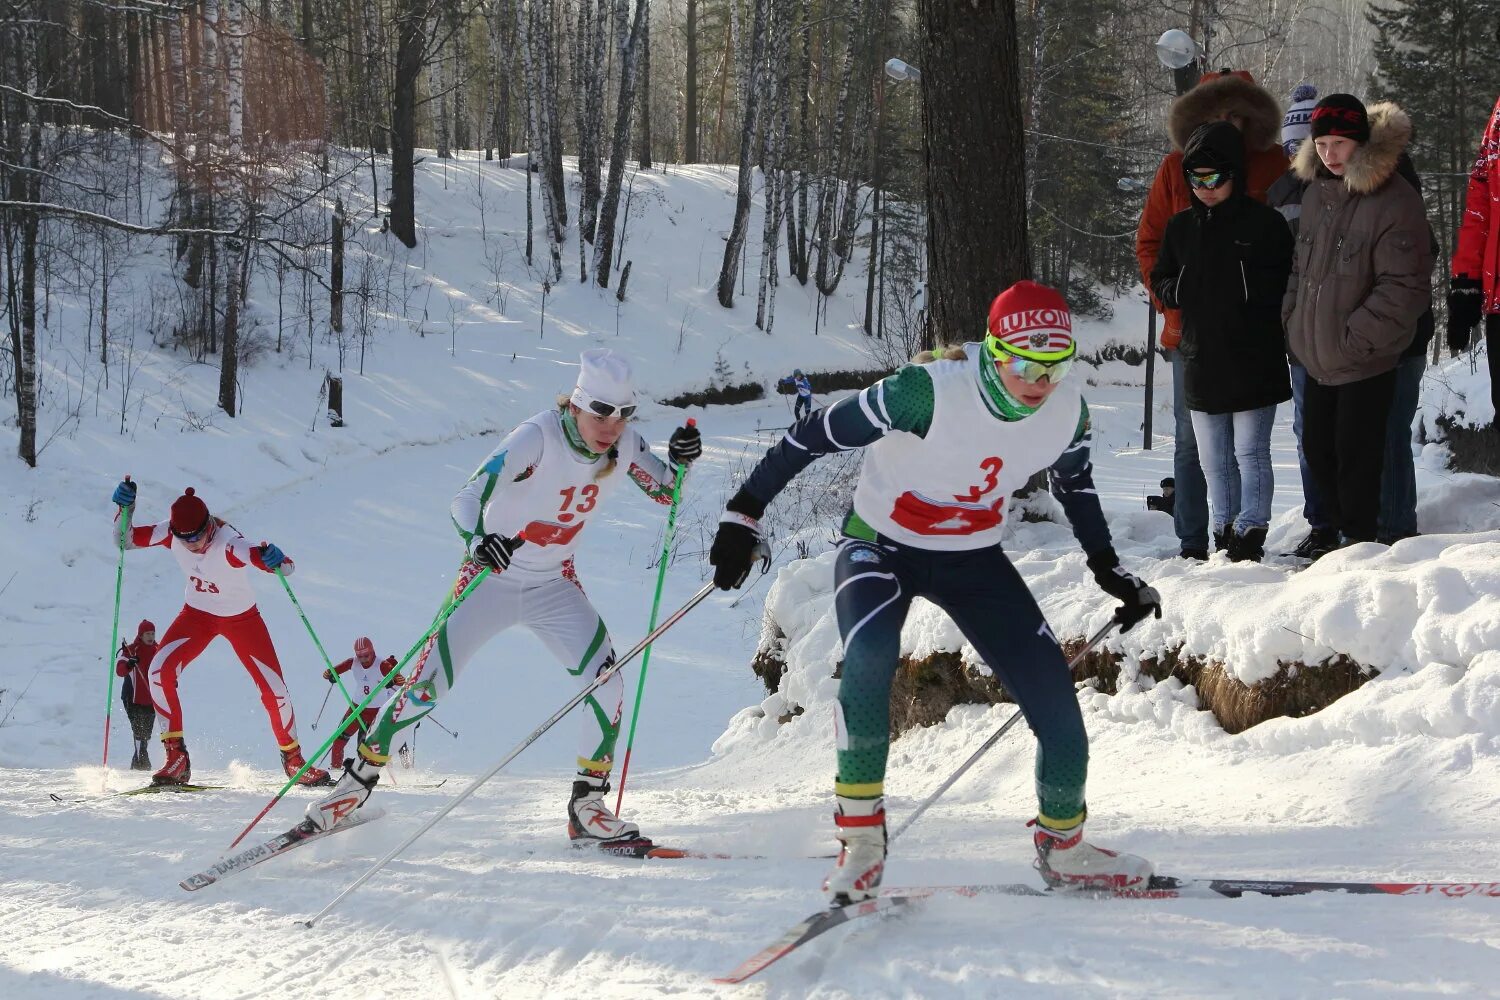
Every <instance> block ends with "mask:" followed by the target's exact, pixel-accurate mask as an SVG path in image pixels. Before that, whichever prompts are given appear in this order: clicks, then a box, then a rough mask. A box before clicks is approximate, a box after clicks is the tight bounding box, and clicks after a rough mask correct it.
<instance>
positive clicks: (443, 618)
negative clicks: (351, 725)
mask: <svg viewBox="0 0 1500 1000" xmlns="http://www.w3.org/2000/svg"><path fill="white" fill-rule="evenodd" d="M489 575H490V571H489V568H488V567H486V568H484V569H482V570H480V571H479V573H478V574H476V575H475V577H474V579H472V580H470V581H469V585H468V586H466V587H465V588H464V589H463V591H462V592H461V593H460V594H459V595H458V597H456V598H454V599H453V600H452V601H451V602H449V603H447V604H446V605H445V606H444V607H443V608H441V609H440V610H439V612H438V614H437V617H436V618H434V619H433V621H432V624H431V625H430V626H428V628H427V632H426V633H425V634H424V635H423V636H422V638H420V639H418V640H417V641H416V644H415V645H413V646H412V647H411V649H408V650H407V651H406V655H405V656H403V657H402V658H401V662H400V663H398V664H397V665H396V669H397V670H400V669H401V668H402V667H404V666H406V662H407V661H408V660H410V659H411V658H412V657H413V656H415V655H416V654H417V650H419V649H421V648H422V647H423V646H424V645H426V644H427V640H429V639H431V638H432V636H433V634H434V633H435V632H437V630H438V629H440V628H442V627H443V625H444V624H445V623H447V621H448V616H449V615H451V614H453V612H454V611H456V610H457V609H458V606H459V605H460V604H462V603H463V602H464V598H466V597H468V596H469V595H470V594H472V593H473V592H474V588H475V587H477V586H479V584H480V583H482V582H483V581H484V578H485V577H487V576H489ZM380 690H381V689H380V688H379V687H377V688H375V690H373V691H371V692H370V693H369V694H367V695H365V700H364V701H362V702H360V703H359V705H358V706H357V707H356V709H355V711H364V709H365V708H366V706H368V705H369V703H370V702H371V701H373V700H374V699H375V695H376V694H378V693H379V692H380ZM337 736H338V731H334V732H332V733H330V734H329V735H328V738H327V739H326V740H324V741H323V745H322V746H320V747H318V750H317V752H316V753H314V754H312V755H310V756H309V757H308V758H307V763H306V764H303V765H302V766H301V767H300V768H298V769H297V773H296V774H293V775H292V776H291V777H290V778H288V779H287V780H286V784H284V785H282V786H281V791H279V792H277V793H276V794H275V795H273V796H272V797H271V801H270V802H267V803H266V804H265V807H264V808H262V809H261V811H260V812H258V813H256V814H255V818H254V819H252V820H251V821H250V825H249V826H247V827H245V828H244V829H243V830H241V831H240V834H239V836H238V837H235V838H234V840H233V841H231V842H230V844H229V846H230V848H231V849H232V848H234V847H237V846H238V845H239V842H240V841H242V840H244V839H245V836H246V835H247V834H248V833H249V832H250V831H251V830H253V829H255V827H256V825H257V824H258V823H260V821H261V820H262V819H264V818H265V815H266V813H268V812H270V811H271V809H272V807H273V806H275V805H276V803H278V802H280V801H281V797H282V796H283V795H285V794H286V793H287V792H288V791H290V790H291V787H292V786H293V785H295V784H296V783H297V780H298V779H299V778H301V777H302V775H303V774H304V773H305V772H306V771H307V769H308V768H309V767H312V762H313V761H315V760H319V759H321V758H322V756H323V755H324V754H325V753H327V752H328V750H329V748H330V747H332V746H333V741H334V739H335V738H336V737H337Z"/></svg>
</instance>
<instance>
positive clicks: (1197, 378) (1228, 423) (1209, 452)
mask: <svg viewBox="0 0 1500 1000" xmlns="http://www.w3.org/2000/svg"><path fill="white" fill-rule="evenodd" d="M1182 166H1183V172H1184V173H1185V174H1186V175H1187V181H1188V186H1189V188H1190V189H1191V191H1192V193H1193V204H1192V206H1191V207H1189V208H1188V209H1187V210H1186V211H1183V212H1179V213H1178V214H1177V215H1174V216H1173V217H1172V219H1171V221H1169V222H1168V223H1167V229H1166V233H1165V236H1164V238H1163V241H1162V249H1161V255H1160V256H1159V257H1158V258H1157V261H1156V267H1155V268H1154V269H1153V270H1152V272H1151V288H1152V291H1153V292H1155V293H1156V296H1157V298H1158V299H1159V300H1160V301H1161V302H1162V303H1163V304H1165V305H1166V306H1167V307H1168V308H1176V309H1181V310H1182V346H1181V351H1182V357H1183V361H1184V364H1185V369H1184V375H1185V388H1186V396H1187V405H1188V409H1189V410H1190V411H1191V415H1192V419H1193V433H1194V435H1195V436H1196V437H1197V439H1198V453H1199V460H1200V461H1201V462H1202V464H1203V475H1204V478H1205V479H1206V480H1207V482H1208V494H1209V507H1210V509H1211V511H1212V519H1211V520H1212V525H1213V531H1214V535H1215V537H1216V539H1218V540H1219V541H1220V544H1221V547H1225V548H1228V550H1229V556H1230V558H1231V559H1232V560H1234V561H1236V562H1238V561H1242V560H1254V561H1259V560H1260V558H1261V556H1262V555H1263V554H1264V551H1265V540H1266V530H1267V528H1268V527H1269V525H1270V522H1271V494H1272V490H1273V488H1274V481H1273V478H1272V473H1271V425H1272V423H1273V422H1274V420H1275V417H1276V406H1277V404H1278V403H1281V402H1283V401H1285V400H1287V399H1290V398H1291V395H1292V390H1291V381H1290V377H1289V375H1288V372H1287V361H1286V340H1285V336H1284V334H1283V331H1282V326H1281V315H1280V313H1281V300H1282V296H1283V295H1284V293H1285V291H1286V282H1287V276H1288V275H1289V274H1290V273H1291V269H1292V250H1293V245H1294V243H1293V239H1292V235H1291V232H1290V231H1289V230H1288V228H1287V225H1286V222H1285V220H1284V219H1283V218H1282V216H1281V214H1280V213H1279V212H1277V211H1276V210H1275V209H1274V208H1268V207H1267V206H1265V205H1262V204H1261V203H1259V202H1257V201H1255V200H1253V199H1251V198H1248V197H1246V196H1245V193H1244V171H1245V145H1244V139H1243V137H1242V136H1241V135H1240V132H1239V130H1238V129H1236V128H1234V127H1233V126H1232V125H1229V124H1227V123H1225V122H1211V123H1209V124H1207V125H1203V126H1201V127H1200V128H1198V129H1197V130H1196V131H1195V132H1194V133H1193V135H1192V138H1191V139H1190V140H1189V141H1188V145H1187V147H1186V148H1185V150H1184V152H1183V159H1182Z"/></svg>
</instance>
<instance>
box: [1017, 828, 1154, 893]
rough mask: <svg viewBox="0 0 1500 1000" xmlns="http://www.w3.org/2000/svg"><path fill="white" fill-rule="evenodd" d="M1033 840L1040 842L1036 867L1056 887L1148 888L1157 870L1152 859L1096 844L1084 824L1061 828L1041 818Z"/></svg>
mask: <svg viewBox="0 0 1500 1000" xmlns="http://www.w3.org/2000/svg"><path fill="white" fill-rule="evenodd" d="M1027 826H1034V827H1036V833H1035V835H1034V836H1033V837H1032V842H1033V843H1034V844H1035V845H1036V870H1037V871H1038V872H1040V873H1041V876H1042V880H1043V881H1044V882H1046V883H1047V885H1048V886H1049V887H1050V888H1053V889H1145V888H1147V887H1148V886H1149V885H1150V884H1151V875H1152V873H1153V871H1154V870H1155V869H1154V867H1153V866H1152V864H1151V862H1149V861H1147V860H1146V859H1145V858H1140V857H1136V856H1135V855H1134V854H1122V853H1120V852H1118V851H1110V850H1106V849H1105V848H1102V847H1095V846H1094V845H1093V844H1090V843H1088V842H1087V841H1086V840H1084V839H1083V824H1082V823H1079V824H1078V825H1077V826H1075V827H1073V828H1072V829H1071V830H1065V831H1058V830H1052V829H1049V828H1048V827H1045V826H1043V825H1042V824H1041V822H1040V821H1038V820H1032V821H1031V822H1030V823H1028V824H1027Z"/></svg>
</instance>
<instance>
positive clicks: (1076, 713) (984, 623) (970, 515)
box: [709, 281, 1161, 904]
mask: <svg viewBox="0 0 1500 1000" xmlns="http://www.w3.org/2000/svg"><path fill="white" fill-rule="evenodd" d="M1077 350H1078V347H1077V344H1076V343H1075V342H1074V340H1073V336H1072V321H1071V318H1070V316H1069V312H1068V306H1067V303H1066V302H1065V301H1064V300H1063V297H1062V296H1061V295H1060V294H1059V293H1058V292H1056V291H1054V290H1053V289H1051V288H1047V287H1044V286H1042V285H1038V284H1036V283H1034V282H1031V281H1022V282H1019V283H1018V284H1015V285H1012V286H1011V287H1010V288H1009V289H1007V290H1006V291H1004V292H1002V293H1001V294H1000V295H999V296H998V297H997V298H996V299H995V301H994V304H993V305H992V306H991V307H990V316H989V325H988V329H987V330H986V332H985V337H984V340H983V342H980V343H969V344H965V345H963V347H962V348H958V349H955V348H947V349H945V350H943V351H940V352H938V353H939V357H938V358H937V359H936V360H931V361H928V360H925V356H923V355H919V356H918V358H917V363H914V364H910V365H907V366H906V367H904V368H902V369H901V370H899V371H898V372H896V373H895V374H894V375H891V376H889V377H887V378H884V379H882V380H881V381H879V382H877V383H875V384H874V385H872V386H870V387H869V388H868V389H865V390H863V391H861V392H859V393H857V394H856V395H853V396H849V397H846V398H844V399H841V400H839V401H838V402H837V403H834V404H833V405H832V406H829V407H827V408H825V409H821V410H818V411H815V412H814V413H813V414H812V415H811V416H810V417H808V418H807V419H805V420H803V421H801V422H800V423H798V424H796V425H795V426H794V427H793V428H792V429H791V430H790V431H789V432H788V433H787V436H786V437H785V439H783V441H782V442H781V443H780V444H778V445H776V446H775V447H774V448H772V449H771V450H770V451H769V452H767V454H766V457H765V458H763V459H762V460H761V461H760V464H758V465H757V466H756V467H755V469H754V470H753V471H752V472H751V474H750V476H749V478H747V479H746V480H745V483H744V485H743V486H742V487H741V489H740V490H739V492H738V493H736V494H735V496H734V497H733V499H731V500H730V501H729V504H728V509H727V510H726V511H725V513H724V516H723V518H722V520H721V521H720V524H719V530H718V534H717V535H716V536H715V538H714V543H713V548H712V550H711V552H710V555H709V561H710V562H711V563H713V565H714V566H715V572H714V583H715V584H717V585H718V586H719V587H721V588H723V589H725V590H728V589H730V588H736V587H739V586H741V585H742V584H743V583H744V580H745V577H746V575H747V574H748V572H749V568H750V565H751V562H752V560H753V557H752V555H751V552H752V549H753V547H754V545H755V543H756V542H757V540H758V539H759V535H760V524H759V519H760V518H761V516H762V515H763V514H764V512H765V509H766V506H767V505H768V504H769V503H770V502H771V500H772V499H773V498H774V497H775V496H776V494H777V493H778V492H780V491H781V489H782V488H783V487H785V486H786V484H787V483H788V482H789V481H790V480H791V479H792V477H793V476H795V475H796V474H797V473H798V472H800V471H801V470H802V469H804V468H806V467H807V466H808V465H809V464H810V463H811V462H812V461H813V460H814V459H815V458H818V457H820V456H822V455H826V454H828V453H830V452H834V451H844V450H848V449H851V448H868V449H869V450H868V451H867V452H866V454H865V459H864V467H863V469H862V471H861V473H860V478H859V484H858V486H857V487H856V489H855V492H854V507H853V510H852V511H850V513H849V514H848V516H847V517H846V518H845V521H844V538H843V540H842V541H841V542H840V546H839V554H838V560H837V562H836V564H835V570H834V579H835V581H836V589H835V597H834V607H835V609H836V613H837V616H838V624H839V632H840V634H841V635H842V637H843V644H844V667H843V675H842V678H841V680H840V682H839V693H838V701H837V702H836V704H835V723H836V728H837V748H838V754H837V757H838V773H837V777H836V779H835V783H834V791H835V793H836V796H837V800H838V809H837V811H836V812H835V814H834V825H835V828H836V832H837V835H838V839H839V840H840V841H841V842H842V844H843V848H842V850H841V851H840V853H839V856H838V863H837V865H836V866H835V867H834V869H833V870H832V871H831V872H830V873H829V875H828V877H827V879H826V880H825V882H824V885H823V888H824V890H825V891H826V892H827V893H828V895H829V897H830V899H831V901H832V902H833V903H835V904H847V903H851V902H857V901H859V900H862V899H867V898H869V897H871V896H874V895H876V893H877V892H878V887H879V885H880V880H881V875H882V873H883V870H884V867H885V857H886V831H885V800H884V797H883V796H884V791H885V769H886V757H887V754H888V751H889V733H890V693H891V681H892V678H893V677H894V676H895V672H896V666H897V659H898V656H899V653H900V639H901V625H902V623H903V621H904V620H905V619H906V613H907V610H908V608H910V606H911V601H912V598H914V597H918V596H920V597H925V598H926V599H927V600H929V601H931V602H932V603H934V604H936V605H937V606H938V607H939V608H941V609H942V610H943V611H945V612H946V613H947V614H948V615H949V617H950V618H952V619H953V621H954V623H955V624H956V625H957V626H958V627H959V629H960V630H961V631H962V632H963V634H964V636H965V637H966V638H967V639H968V640H969V641H970V642H971V643H972V644H973V646H974V648H975V650H977V651H978V653H979V655H980V656H981V657H982V658H983V660H984V662H985V663H986V664H988V665H989V667H990V669H991V670H993V671H994V673H995V676H996V677H997V678H999V680H1000V681H1001V683H1003V684H1004V685H1005V687H1006V689H1007V690H1008V691H1009V692H1010V694H1011V696H1012V697H1013V698H1014V699H1015V701H1016V704H1017V705H1018V706H1019V707H1020V709H1021V711H1022V712H1023V713H1024V715H1025V717H1026V721H1027V723H1028V724H1029V725H1030V727H1031V729H1032V732H1034V733H1035V734H1036V737H1037V741H1038V748H1037V763H1036V791H1037V798H1038V800H1039V808H1038V812H1037V817H1036V819H1035V820H1032V821H1031V823H1029V824H1028V825H1030V826H1033V827H1035V834H1034V837H1033V841H1034V843H1035V847H1036V852H1037V862H1036V865H1037V869H1038V870H1039V871H1040V873H1041V875H1042V877H1043V879H1044V880H1045V881H1046V882H1047V883H1048V885H1050V886H1054V887H1072V888H1077V887H1101V886H1109V887H1116V888H1130V887H1134V886H1142V885H1143V884H1145V883H1146V882H1148V881H1149V879H1150V876H1151V874H1152V866H1151V864H1150V863H1149V862H1148V861H1146V860H1144V859H1142V858H1138V857H1135V856H1133V855H1129V854H1120V853H1117V852H1114V851H1108V850H1105V849H1103V848H1099V847H1095V846H1093V845H1092V844H1090V843H1088V842H1087V841H1085V840H1084V839H1083V823H1084V819H1085V817H1086V815H1087V809H1086V808H1085V804H1084V782H1085V779H1086V777H1087V772H1088V736H1087V734H1086V733H1085V731H1084V726H1083V716H1082V713H1081V711H1080V710H1079V707H1078V699H1077V695H1076V693H1075V691H1074V687H1073V681H1072V677H1071V675H1070V673H1069V671H1068V667H1067V664H1066V662H1065V660H1064V658H1063V654H1062V650H1061V649H1059V648H1058V644H1057V640H1056V639H1055V638H1054V637H1053V635H1052V630H1051V629H1050V628H1049V627H1048V626H1047V622H1046V620H1045V619H1044V618H1043V617H1042V613H1041V610H1040V609H1039V608H1038V607H1037V604H1036V601H1035V600H1034V599H1033V598H1032V596H1031V593H1030V591H1028V590H1027V588H1026V584H1025V582H1024V581H1023V580H1022V579H1021V575H1020V574H1019V573H1018V572H1016V570H1015V568H1014V567H1013V566H1012V565H1011V563H1010V560H1009V559H1007V558H1006V556H1005V553H1004V552H1003V551H1002V550H1001V548H1000V536H1001V522H1002V519H1003V518H1004V515H1005V503H1006V497H1007V495H1008V494H1009V493H1010V492H1011V491H1012V490H1015V489H1017V488H1019V487H1021V486H1023V485H1024V484H1025V483H1026V481H1027V480H1028V479H1030V478H1031V476H1032V474H1033V473H1035V472H1037V471H1039V470H1041V469H1047V470H1048V471H1049V475H1050V479H1051V483H1052V491H1053V494H1054V496H1056V498H1057V499H1058V500H1059V501H1060V502H1061V504H1062V507H1063V509H1064V511H1066V513H1067V516H1068V520H1069V521H1070V522H1071V523H1072V526H1073V533H1074V534H1075V535H1076V536H1077V538H1078V541H1079V542H1080V543H1081V544H1082V546H1083V549H1084V552H1085V553H1086V554H1087V556H1088V566H1089V568H1090V569H1091V570H1092V571H1093V574H1094V579H1095V580H1096V581H1097V582H1098V583H1099V585H1100V587H1102V588H1103V589H1104V590H1105V591H1106V592H1107V593H1108V594H1109V595H1110V596H1111V597H1114V598H1116V599H1117V600H1119V601H1122V602H1123V607H1121V608H1120V610H1119V611H1118V612H1117V617H1118V619H1119V621H1120V623H1121V625H1122V627H1124V628H1127V629H1128V628H1130V627H1131V626H1133V625H1135V624H1136V623H1137V622H1139V621H1140V620H1141V619H1142V618H1144V617H1146V616H1147V615H1149V614H1151V613H1153V612H1154V613H1155V614H1156V615H1157V617H1160V616H1161V607H1160V598H1159V597H1158V595H1157V593H1156V591H1155V590H1153V589H1152V588H1151V587H1148V586H1147V585H1146V584H1145V583H1143V582H1142V581H1141V580H1140V579H1138V578H1137V577H1135V576H1132V575H1131V574H1130V573H1128V572H1126V571H1125V570H1124V569H1122V568H1121V567H1120V560H1119V558H1118V557H1117V556H1116V555H1115V551H1114V548H1113V547H1112V544H1111V541H1110V534H1109V527H1108V525H1107V524H1106V523H1105V520H1104V514H1103V511H1102V510H1101V508H1100V505H1099V496H1098V493H1097V492H1096V491H1095V489H1094V483H1093V467H1092V465H1091V464H1090V461H1089V437H1090V435H1089V416H1088V407H1087V406H1086V405H1085V404H1084V401H1083V397H1082V395H1081V393H1080V391H1079V389H1078V386H1077V383H1076V382H1067V381H1064V380H1063V376H1064V374H1065V373H1066V372H1067V370H1068V368H1069V367H1070V365H1071V364H1072V362H1073V360H1074V357H1075V355H1076V354H1077Z"/></svg>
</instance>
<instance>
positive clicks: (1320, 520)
mask: <svg viewBox="0 0 1500 1000" xmlns="http://www.w3.org/2000/svg"><path fill="white" fill-rule="evenodd" d="M1291 369H1292V436H1293V437H1294V438H1296V439H1297V469H1298V471H1299V472H1301V473H1302V516H1303V517H1305V518H1306V519H1307V526H1308V527H1309V528H1331V527H1333V525H1332V524H1330V523H1329V521H1328V514H1327V509H1328V505H1327V504H1326V503H1324V501H1323V497H1322V496H1321V495H1320V494H1319V493H1318V484H1317V481H1316V480H1315V479H1313V474H1312V470H1311V469H1309V468H1308V467H1307V454H1306V453H1305V452H1304V451H1303V450H1302V400H1303V399H1304V398H1305V397H1306V394H1307V369H1306V368H1303V367H1302V366H1301V365H1299V364H1298V363H1297V362H1295V361H1293V362H1292V363H1291ZM1413 405H1416V404H1415V403H1413ZM1412 502H1413V503H1415V502H1416V500H1415V498H1413V500H1412Z"/></svg>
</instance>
